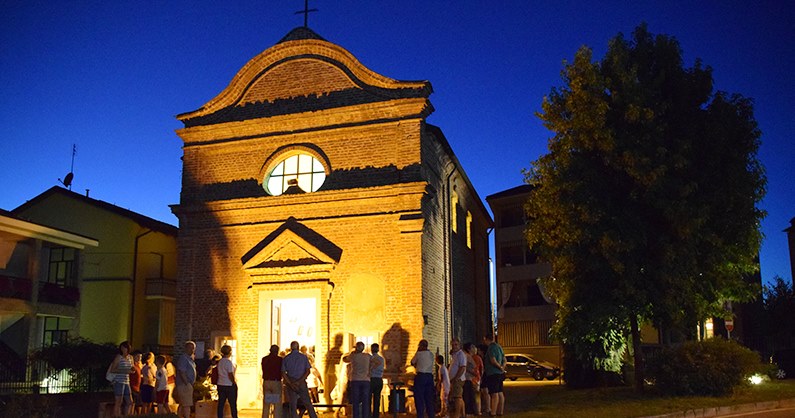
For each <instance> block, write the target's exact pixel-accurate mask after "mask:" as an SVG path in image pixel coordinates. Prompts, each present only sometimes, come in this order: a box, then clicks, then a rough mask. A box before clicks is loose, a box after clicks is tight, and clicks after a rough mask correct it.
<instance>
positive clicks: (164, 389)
mask: <svg viewBox="0 0 795 418" xmlns="http://www.w3.org/2000/svg"><path fill="white" fill-rule="evenodd" d="M155 365H156V366H157V373H156V381H157V386H156V390H157V412H158V413H160V414H167V413H169V412H171V410H170V409H169V408H168V370H166V358H165V357H164V356H162V355H160V356H157V358H156V359H155Z"/></svg>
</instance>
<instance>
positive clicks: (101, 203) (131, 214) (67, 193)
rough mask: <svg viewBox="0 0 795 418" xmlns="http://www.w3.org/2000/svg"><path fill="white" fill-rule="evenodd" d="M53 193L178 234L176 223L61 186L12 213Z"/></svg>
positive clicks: (145, 225)
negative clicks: (154, 217) (169, 222)
mask: <svg viewBox="0 0 795 418" xmlns="http://www.w3.org/2000/svg"><path fill="white" fill-rule="evenodd" d="M53 195H62V196H65V197H67V198H70V199H74V200H77V201H79V202H82V203H85V204H87V205H91V206H94V207H97V208H100V209H103V210H106V211H109V212H112V213H115V214H117V215H119V216H123V217H125V218H127V219H130V220H132V221H134V222H136V223H137V224H138V225H141V226H142V227H145V228H149V229H151V230H153V231H157V232H162V233H164V234H167V235H173V236H176V235H177V231H178V228H177V227H176V226H174V225H171V224H167V223H165V222H161V221H158V220H157V219H152V218H150V217H148V216H145V215H141V214H140V213H137V212H133V211H131V210H129V209H124V208H121V207H118V206H116V205H113V204H111V203H108V202H104V201H102V200H97V199H93V198H90V197H87V196H84V195H81V194H79V193H75V192H73V191H71V190H68V189H65V188H63V187H60V186H53V187H51V188H50V189H48V190H47V191H45V192H44V193H41V194H40V195H38V196H36V197H34V198H33V199H30V200H28V201H27V202H25V203H23V204H22V205H20V206H19V207H18V208H16V209H14V210H13V211H11V213H13V214H15V215H16V216H17V217H19V213H20V212H24V211H25V210H26V209H27V208H29V207H32V206H35V205H36V204H38V203H39V202H41V201H44V200H45V199H47V198H48V197H50V196H53Z"/></svg>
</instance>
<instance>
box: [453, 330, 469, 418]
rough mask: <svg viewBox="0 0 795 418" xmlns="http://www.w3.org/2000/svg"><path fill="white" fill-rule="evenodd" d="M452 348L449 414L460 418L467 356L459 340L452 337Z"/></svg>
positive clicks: (462, 413) (462, 410)
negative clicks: (450, 407)
mask: <svg viewBox="0 0 795 418" xmlns="http://www.w3.org/2000/svg"><path fill="white" fill-rule="evenodd" d="M450 346H451V347H452V350H451V351H450V367H449V372H450V403H452V407H453V408H452V410H451V411H450V416H451V417H452V418H460V417H463V416H464V381H465V380H466V371H467V357H466V354H464V352H463V351H461V340H459V339H458V338H456V337H453V339H452V341H451V342H450Z"/></svg>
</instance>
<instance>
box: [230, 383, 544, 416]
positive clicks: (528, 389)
mask: <svg viewBox="0 0 795 418" xmlns="http://www.w3.org/2000/svg"><path fill="white" fill-rule="evenodd" d="M558 384H559V382H558V381H557V380H554V381H551V382H550V381H547V380H545V381H541V382H536V381H535V380H517V381H515V382H511V381H506V382H505V398H506V399H507V402H506V407H505V413H506V414H510V413H515V412H521V411H519V410H518V409H517V410H513V409H512V408H511V402H510V400H511V399H518V398H517V397H519V396H521V397H522V398H525V399H527V397H533V396H536V394H537V388H539V387H541V386H547V385H558ZM238 416H239V418H261V417H262V410H261V409H245V410H241V411H239V412H238ZM304 417H307V415H304ZM318 417H320V418H335V414H334V412H326V411H325V410H321V411H318ZM340 417H341V418H345V415H341V416H340ZM393 417H394V415H393V414H390V413H384V414H382V415H381V418H393ZM407 417H416V415H415V414H398V418H407Z"/></svg>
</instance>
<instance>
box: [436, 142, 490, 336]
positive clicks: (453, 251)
mask: <svg viewBox="0 0 795 418" xmlns="http://www.w3.org/2000/svg"><path fill="white" fill-rule="evenodd" d="M441 141H445V140H444V139H443V138H441V139H440V138H437V137H436V136H435V135H434V134H433V132H426V133H425V135H424V138H423V172H424V176H425V178H426V179H427V180H428V182H429V183H430V184H431V185H432V186H433V187H434V189H435V190H436V191H437V193H436V195H435V196H434V197H432V198H429V199H428V200H427V202H426V203H427V204H426V205H425V206H424V209H423V210H424V212H425V213H426V222H428V225H427V228H426V229H427V230H428V232H429V233H428V234H427V236H426V238H425V240H424V241H423V246H424V254H425V257H426V259H425V261H426V266H425V269H424V271H423V274H424V276H423V286H424V287H425V288H426V292H424V294H425V295H426V297H427V298H428V299H429V301H428V302H429V303H427V304H426V306H431V307H433V309H436V308H437V307H438V308H440V309H441V315H440V316H441V317H442V318H445V317H446V318H448V321H449V322H448V323H447V324H446V325H445V323H444V322H443V323H442V324H440V326H439V327H438V328H437V329H435V328H434V327H426V332H427V333H428V334H429V335H435V334H436V335H439V334H440V335H441V339H440V341H441V342H442V343H443V344H444V346H445V349H444V350H443V351H444V352H446V351H447V345H448V344H449V343H448V341H449V339H450V338H451V337H452V336H456V337H458V338H460V339H461V340H462V342H467V341H468V342H473V343H478V342H479V341H480V339H481V338H482V336H483V335H484V334H485V333H486V332H487V331H488V330H489V329H490V324H491V317H490V305H489V303H490V300H489V289H490V285H489V275H488V232H487V231H488V228H489V227H490V225H491V222H490V218H489V216H488V214H487V213H485V211H484V210H483V206H482V204H480V202H478V199H479V197H478V196H477V194H476V193H475V192H474V190H473V189H472V188H471V185H470V184H469V183H468V181H467V180H466V179H465V176H464V175H463V168H462V167H460V166H457V162H454V160H453V158H452V156H451V155H449V154H448V151H447V149H448V148H446V147H444V146H443V144H442V143H441ZM453 190H454V191H455V193H456V194H457V195H458V199H457V202H458V203H457V204H456V205H455V208H452V206H451V204H452V201H451V193H452V191H453ZM452 210H455V211H456V216H455V217H452V216H449V215H448V214H450V213H451V211H452ZM467 213H469V214H470V215H471V218H472V221H471V225H470V226H469V228H468V227H467ZM446 219H449V222H446ZM453 219H455V222H456V225H455V231H454V230H453V225H451V222H453ZM467 234H469V235H470V236H469V240H470V241H469V244H468V242H467ZM445 239H448V240H449V248H450V250H449V251H450V253H449V254H448V255H447V257H449V258H450V261H449V264H447V263H446V256H445V249H444V248H445ZM445 265H449V269H450V272H449V274H450V277H451V279H450V280H451V283H450V285H449V292H450V293H449V295H450V296H449V297H450V300H449V302H448V307H447V312H446V313H445V303H444V302H445V301H444V297H443V296H442V298H438V297H436V295H444V294H445V288H446V287H447V286H445V280H446V277H447V275H446V274H447V273H445V271H444V266H445ZM437 268H441V270H438V269H437ZM436 271H439V274H436V273H435V272H436ZM437 276H438V277H437ZM426 309H428V308H426ZM428 328H429V329H428Z"/></svg>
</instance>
